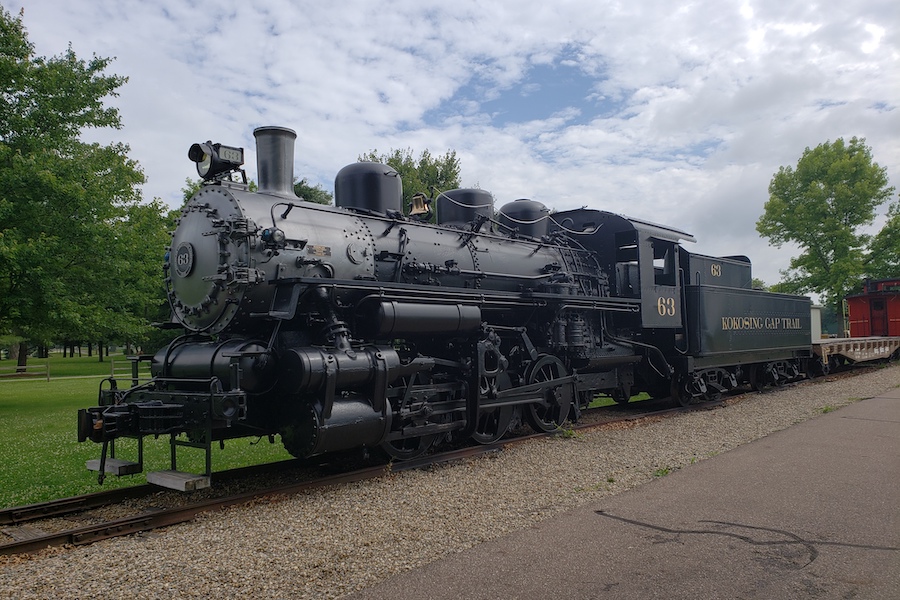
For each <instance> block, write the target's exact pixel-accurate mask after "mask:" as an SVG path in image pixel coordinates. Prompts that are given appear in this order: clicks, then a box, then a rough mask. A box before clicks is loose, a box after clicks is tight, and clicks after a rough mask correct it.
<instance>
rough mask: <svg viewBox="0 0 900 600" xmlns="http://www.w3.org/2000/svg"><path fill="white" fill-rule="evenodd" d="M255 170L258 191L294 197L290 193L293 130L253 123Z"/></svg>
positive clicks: (294, 195)
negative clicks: (256, 125)
mask: <svg viewBox="0 0 900 600" xmlns="http://www.w3.org/2000/svg"><path fill="white" fill-rule="evenodd" d="M253 137H255V138H256V173H257V176H258V177H259V193H261V194H271V195H274V196H286V197H288V198H292V199H294V198H296V197H297V195H296V194H294V140H296V139H297V133H296V132H295V131H294V130H293V129H288V128H287V127H257V128H256V129H254V130H253Z"/></svg>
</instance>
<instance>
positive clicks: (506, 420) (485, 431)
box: [472, 406, 516, 444]
mask: <svg viewBox="0 0 900 600" xmlns="http://www.w3.org/2000/svg"><path fill="white" fill-rule="evenodd" d="M515 412H516V409H515V407H513V406H501V407H499V408H494V409H489V410H482V411H481V412H479V413H478V424H477V425H476V426H475V431H473V432H472V439H473V440H475V441H476V442H478V443H479V444H493V443H494V442H496V441H497V440H499V439H500V438H502V437H503V434H505V433H506V431H507V429H509V424H510V422H512V418H513V415H514V414H515Z"/></svg>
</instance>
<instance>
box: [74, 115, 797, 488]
mask: <svg viewBox="0 0 900 600" xmlns="http://www.w3.org/2000/svg"><path fill="white" fill-rule="evenodd" d="M254 136H255V138H256V143H257V166H258V178H259V187H258V189H257V190H256V191H251V190H250V187H249V186H248V185H247V183H246V176H243V177H241V174H242V173H243V171H241V169H240V167H241V165H242V163H243V150H242V149H241V148H233V147H228V146H224V145H222V144H213V143H212V142H207V143H205V144H194V146H192V147H191V150H190V152H189V158H191V160H193V161H194V162H196V163H197V169H198V173H200V175H201V176H202V177H203V178H204V180H205V183H204V185H203V186H202V187H201V189H200V190H199V191H198V192H197V193H196V194H195V195H194V196H193V197H192V198H191V199H190V200H189V201H188V202H187V204H186V205H185V206H184V208H183V209H182V212H181V217H180V221H179V223H178V225H177V228H176V229H175V231H174V232H173V234H172V243H171V247H170V248H169V249H168V251H167V253H166V256H165V261H164V264H163V269H164V276H165V284H166V288H167V291H168V298H169V302H170V305H171V311H172V324H173V325H174V326H177V327H178V328H180V329H182V330H183V335H181V336H180V337H178V338H177V339H175V340H174V341H173V342H172V343H171V344H169V345H168V347H166V348H164V349H162V350H161V351H159V352H158V353H157V354H156V355H155V356H152V357H147V356H145V357H137V358H136V359H135V360H136V361H149V362H150V370H151V374H152V379H151V380H149V381H139V380H138V376H137V365H138V363H137V362H136V363H135V371H134V372H135V377H134V379H133V381H132V382H131V383H132V385H130V386H129V387H119V385H118V383H117V382H116V381H115V380H108V381H107V382H105V383H104V385H103V386H101V390H100V395H99V406H97V407H93V408H88V409H84V410H81V411H79V418H78V434H79V440H80V441H85V440H92V441H94V442H97V443H101V444H102V445H103V448H102V452H101V458H100V460H99V461H89V464H88V467H89V468H91V469H94V470H97V471H99V472H100V479H101V481H102V478H103V476H104V474H105V473H107V472H111V473H115V474H125V473H133V472H139V471H141V470H143V465H142V460H140V458H139V460H138V461H137V462H131V461H125V460H121V459H118V458H116V457H115V440H116V439H118V438H123V437H125V438H135V439H137V440H138V442H139V457H140V456H141V455H142V452H141V451H140V450H142V448H143V446H142V445H140V444H142V442H143V439H144V437H145V436H149V435H152V436H158V435H169V436H170V439H171V443H172V464H171V467H172V468H171V472H177V470H176V464H175V454H176V452H175V448H176V446H180V445H187V446H195V447H200V448H203V449H205V450H206V470H207V472H206V476H208V475H209V474H210V472H211V459H210V448H211V446H212V444H213V443H214V442H221V441H223V440H226V439H231V438H238V437H244V436H269V437H270V438H272V437H273V436H275V435H276V434H278V435H280V437H281V440H282V442H283V444H284V446H285V448H286V449H287V450H288V451H289V452H290V453H291V454H293V455H295V456H298V457H310V456H316V455H321V454H325V453H330V452H339V451H345V450H349V449H355V448H363V449H374V448H380V449H382V450H383V451H385V452H386V453H387V454H388V455H389V456H390V457H392V458H394V459H409V458H412V457H415V456H418V455H420V454H422V453H423V452H425V451H427V450H428V449H429V448H430V447H431V446H432V445H434V444H436V443H439V442H442V441H446V440H451V439H471V440H474V441H475V442H478V443H483V444H485V443H491V442H494V441H496V440H497V439H499V438H500V437H502V436H503V435H504V434H505V433H506V432H507V430H508V429H509V427H510V425H511V424H512V423H519V422H520V421H521V422H527V423H528V424H530V425H531V426H532V427H533V428H534V429H535V430H537V431H541V432H550V431H553V430H555V429H557V428H559V427H560V425H562V424H563V423H564V422H565V421H566V420H567V419H576V418H577V417H578V415H579V413H580V411H581V410H583V409H584V408H585V407H586V406H587V405H588V404H589V403H590V402H591V401H592V400H593V399H594V398H595V396H597V395H608V396H611V397H612V398H614V399H615V400H616V401H617V402H620V403H625V402H628V400H629V399H630V398H631V397H632V396H633V395H635V394H637V393H640V392H647V393H648V394H650V395H651V396H653V397H667V396H671V397H674V398H675V399H676V400H677V401H678V402H680V403H682V404H687V403H690V402H692V401H694V400H695V399H700V398H712V397H715V396H717V395H718V394H720V393H721V392H723V391H725V390H727V389H730V388H734V387H736V386H738V385H742V384H750V385H752V386H755V387H761V386H763V385H767V384H770V383H776V382H779V381H783V380H787V379H792V378H794V377H797V376H798V375H800V373H801V372H802V371H803V370H804V369H805V368H806V364H805V363H806V361H807V359H809V358H810V356H811V352H810V301H809V299H807V298H805V297H797V296H788V295H782V294H773V293H767V292H762V291H758V290H754V289H752V285H751V264H750V261H749V259H747V258H746V257H743V256H731V257H719V258H717V257H711V256H704V255H700V254H694V253H691V252H688V251H687V250H686V249H684V248H683V247H682V246H681V242H683V241H694V240H693V238H692V237H691V236H690V235H689V234H687V233H684V232H682V231H678V230H676V229H673V228H670V227H665V226H661V225H655V224H652V223H649V222H645V221H641V220H637V219H629V218H626V217H623V216H620V215H617V214H613V213H609V212H605V211H601V210H594V209H587V208H583V209H577V210H570V211H564V212H557V213H553V214H551V213H550V211H549V210H548V209H547V208H546V207H545V206H544V205H542V204H540V203H538V202H534V201H532V200H527V199H520V200H516V201H513V202H510V203H507V204H506V205H504V206H503V207H502V208H500V210H499V211H497V212H495V209H494V206H493V197H492V196H491V194H490V193H488V192H486V191H484V190H480V189H456V190H450V191H446V192H443V193H440V194H439V195H437V197H436V198H432V199H431V204H432V205H433V206H430V205H429V204H428V203H427V202H423V201H422V200H423V199H424V200H428V199H425V198H424V197H423V196H422V195H419V196H418V197H417V198H416V200H417V201H416V202H415V203H414V207H413V208H412V209H411V210H410V211H409V214H404V207H403V205H402V204H403V202H402V183H401V179H400V177H399V175H398V174H397V173H396V172H395V171H394V170H393V169H391V168H390V167H388V166H386V165H382V164H377V163H371V162H359V163H355V164H351V165H349V166H347V167H345V168H343V169H342V170H341V171H340V172H339V173H338V174H337V176H336V178H335V206H323V205H319V204H314V203H309V202H305V201H303V200H302V199H301V198H298V197H297V196H296V195H295V194H294V192H293V154H294V142H295V139H296V134H295V133H294V132H293V131H291V130H290V129H286V128H282V127H262V128H259V129H256V130H255V131H254ZM432 210H434V212H436V223H431V222H429V220H430V217H431V216H432V215H431V212H432ZM148 478H150V475H149V474H148Z"/></svg>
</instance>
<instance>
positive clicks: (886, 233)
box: [866, 203, 900, 279]
mask: <svg viewBox="0 0 900 600" xmlns="http://www.w3.org/2000/svg"><path fill="white" fill-rule="evenodd" d="M887 217H888V219H887V223H885V225H884V227H882V228H881V231H879V232H878V233H877V234H876V235H875V237H874V238H873V239H872V244H871V245H870V246H869V254H868V256H867V257H866V273H867V274H868V276H869V277H871V278H872V279H890V278H894V277H900V204H898V203H894V204H892V205H891V206H890V208H889V209H888V214H887Z"/></svg>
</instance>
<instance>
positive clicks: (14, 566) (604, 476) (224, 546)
mask: <svg viewBox="0 0 900 600" xmlns="http://www.w3.org/2000/svg"><path fill="white" fill-rule="evenodd" d="M898 386H900V365H891V366H887V367H884V368H879V369H875V370H872V371H871V372H867V373H864V374H861V375H858V376H854V377H847V378H840V379H834V380H832V381H828V380H818V381H815V382H809V383H804V384H802V385H798V386H794V387H791V388H788V389H785V390H781V391H777V392H769V393H765V394H750V395H747V396H744V397H743V398H742V399H740V400H738V401H735V402H730V403H729V404H728V405H727V406H725V407H722V408H718V409H715V410H710V411H697V412H692V413H686V414H680V415H677V416H675V417H672V418H665V419H649V420H645V421H641V422H639V423H636V424H619V425H615V426H613V427H607V428H605V429H602V430H599V431H589V432H585V433H580V434H577V435H575V436H574V437H556V438H546V439H540V440H534V441H531V442H528V443H525V444H521V445H518V446H515V447H513V448H510V449H507V450H504V451H503V452H501V453H498V454H495V455H490V456H487V457H482V458H478V459H474V460H471V461H469V462H465V463H462V464H454V465H448V466H441V467H435V468H432V469H430V470H426V471H412V472H403V473H395V474H391V475H388V476H385V477H383V478H381V479H378V480H374V481H367V482H361V483H357V484H346V485H340V486H336V487H333V488H329V489H320V490H314V491H311V492H309V493H305V494H302V495H298V496H291V497H276V498H270V499H266V500H261V501H257V502H254V503H252V504H250V505H245V506H240V507H233V508H230V509H226V510H223V511H218V512H214V513H208V514H205V515H202V516H200V517H198V518H197V519H196V520H194V521H193V522H191V523H189V524H185V525H180V526H175V527H171V528H168V529H165V530H161V531H155V532H150V533H146V534H139V535H134V536H129V537H126V538H119V539H114V540H109V541H105V542H100V543H97V544H94V545H91V546H86V547H80V548H61V549H49V550H46V551H43V552H40V553H36V554H33V555H30V556H24V557H23V556H15V557H0V597H4V598H89V597H96V598H101V597H102V598H172V597H179V598H192V597H196V598H247V597H253V596H257V595H259V596H261V597H268V598H336V597H340V596H341V595H343V594H347V593H349V592H352V591H354V590H357V589H361V588H364V587H366V586H369V585H373V584H375V583H377V582H379V581H381V580H383V579H385V578H387V577H388V576H390V575H392V574H395V573H398V572H401V571H405V570H409V569H412V568H414V567H416V566H419V565H422V564H425V563H428V562H431V561H434V560H437V559H439V558H440V557H441V556H444V555H446V554H449V553H455V552H459V551H461V550H464V549H466V548H469V547H472V546H474V545H477V544H479V543H482V542H484V541H487V540H490V539H493V538H496V537H499V536H502V535H504V534H506V533H509V532H511V531H515V530H517V529H521V528H523V527H528V526H529V525H531V524H533V523H536V522H538V521H541V520H543V519H546V518H547V517H549V516H551V515H554V514H556V513H559V512H561V511H564V510H567V509H569V508H572V507H575V506H578V505H580V504H583V503H585V502H590V501H595V500H598V499H600V498H604V497H607V496H610V495H613V494H617V493H621V492H623V491H625V490H629V489H632V488H634V487H636V486H638V485H641V484H643V483H646V482H648V481H651V480H653V479H654V478H656V477H660V476H664V475H665V474H667V473H670V472H672V471H673V470H676V469H681V468H690V465H691V464H693V463H695V462H697V461H700V460H706V459H709V458H713V457H715V456H716V455H718V454H721V453H723V452H727V451H728V450H731V449H733V448H735V447H737V446H740V445H742V444H746V443H748V442H751V441H753V440H756V439H759V438H761V437H764V436H766V435H768V434H770V433H773V432H775V431H780V430H782V429H785V428H787V427H790V426H791V425H794V424H796V423H799V422H802V421H805V420H807V419H810V418H814V417H816V416H819V415H821V414H822V413H823V412H827V411H830V410H833V409H837V408H839V407H841V406H844V405H847V404H850V403H853V402H856V401H858V400H861V399H864V398H870V397H874V396H877V395H879V394H881V393H883V392H885V391H886V390H889V389H891V388H894V387H898Z"/></svg>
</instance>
